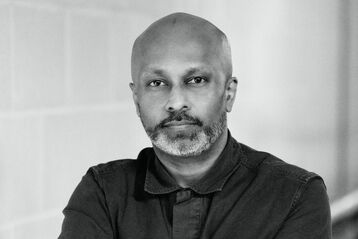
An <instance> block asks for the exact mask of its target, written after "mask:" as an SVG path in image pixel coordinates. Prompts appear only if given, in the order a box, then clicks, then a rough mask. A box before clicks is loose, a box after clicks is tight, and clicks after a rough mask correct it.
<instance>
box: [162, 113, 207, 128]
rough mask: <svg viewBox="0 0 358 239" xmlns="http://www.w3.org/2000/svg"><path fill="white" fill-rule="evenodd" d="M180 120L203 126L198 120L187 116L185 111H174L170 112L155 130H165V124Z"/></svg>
mask: <svg viewBox="0 0 358 239" xmlns="http://www.w3.org/2000/svg"><path fill="white" fill-rule="evenodd" d="M182 120H185V121H189V122H190V123H191V124H193V125H198V126H203V122H202V121H201V120H200V119H198V118H196V117H193V116H191V115H188V114H187V113H186V112H185V111H175V112H170V113H169V116H168V117H167V118H165V119H164V120H162V121H161V122H160V123H159V124H158V125H157V126H156V127H155V128H156V129H162V128H165V125H166V124H167V123H170V122H173V121H182Z"/></svg>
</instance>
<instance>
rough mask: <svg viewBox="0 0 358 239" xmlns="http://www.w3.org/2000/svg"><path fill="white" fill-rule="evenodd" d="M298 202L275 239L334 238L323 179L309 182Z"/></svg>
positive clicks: (300, 194)
mask: <svg viewBox="0 0 358 239" xmlns="http://www.w3.org/2000/svg"><path fill="white" fill-rule="evenodd" d="M298 193H299V192H298ZM296 201H297V202H296V204H295V205H294V207H293V209H292V210H291V212H290V214H289V215H288V217H287V219H286V221H285V222H284V223H283V225H282V227H281V229H280V230H279V232H278V234H277V235H276V237H275V239H286V238H290V239H309V238H312V239H313V238H314V239H330V238H332V235H331V234H332V230H331V213H330V206H329V201H328V196H327V192H326V187H325V185H324V183H323V181H322V179H320V178H314V179H312V180H311V181H309V182H308V183H307V184H306V188H305V189H304V190H303V192H302V190H301V193H299V194H298V195H297V200H296Z"/></svg>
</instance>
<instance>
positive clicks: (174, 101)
mask: <svg viewBox="0 0 358 239" xmlns="http://www.w3.org/2000/svg"><path fill="white" fill-rule="evenodd" d="M165 109H166V110H167V111H168V112H175V111H182V110H184V111H186V110H188V109H189V102H188V101H187V96H186V94H185V92H184V90H183V89H181V88H180V87H179V86H176V87H173V88H172V89H171V91H170V94H169V98H168V101H167V103H166V105H165Z"/></svg>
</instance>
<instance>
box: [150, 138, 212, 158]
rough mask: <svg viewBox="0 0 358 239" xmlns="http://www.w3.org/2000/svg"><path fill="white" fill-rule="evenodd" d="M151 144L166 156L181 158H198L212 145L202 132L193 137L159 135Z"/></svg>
mask: <svg viewBox="0 0 358 239" xmlns="http://www.w3.org/2000/svg"><path fill="white" fill-rule="evenodd" d="M152 143H153V145H154V146H155V147H157V148H158V149H160V150H161V151H163V152H164V153H166V154H169V155H172V156H176V157H183V158H184V157H194V156H198V155H200V154H202V153H203V152H204V151H206V150H208V149H209V148H210V146H211V145H212V144H213V142H212V140H211V139H210V138H209V137H208V136H207V135H205V133H204V132H200V133H198V134H195V135H192V134H189V135H186V134H178V135H177V137H175V138H172V137H168V135H166V134H163V133H161V134H159V135H158V137H157V138H156V139H155V140H152Z"/></svg>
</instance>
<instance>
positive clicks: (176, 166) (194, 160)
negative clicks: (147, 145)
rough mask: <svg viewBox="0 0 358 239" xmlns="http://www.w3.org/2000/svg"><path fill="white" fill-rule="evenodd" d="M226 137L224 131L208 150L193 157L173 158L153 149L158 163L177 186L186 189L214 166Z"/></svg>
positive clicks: (226, 133) (225, 131)
mask: <svg viewBox="0 0 358 239" xmlns="http://www.w3.org/2000/svg"><path fill="white" fill-rule="evenodd" d="M227 137H228V131H227V129H225V130H224V132H223V133H222V134H221V135H220V136H219V138H218V139H217V140H216V142H214V143H213V144H212V145H211V146H210V148H209V149H207V150H206V151H204V152H202V153H201V154H200V155H197V156H193V157H178V156H173V155H169V154H167V153H165V152H163V151H162V150H160V149H158V148H156V147H155V146H153V147H154V151H155V153H156V154H157V156H158V159H159V161H160V162H161V163H162V164H163V165H164V167H165V168H166V169H167V170H168V172H169V173H170V174H171V175H172V176H173V177H174V179H175V180H176V182H177V183H178V185H180V186H181V187H183V188H187V187H188V186H189V185H192V184H194V183H195V182H197V181H198V180H200V179H201V178H202V177H203V176H204V175H205V174H206V173H207V172H208V171H209V169H210V168H211V167H212V166H213V165H214V163H215V162H216V160H217V159H218V158H219V156H220V154H221V152H222V151H223V150H224V148H225V145H226V141H227Z"/></svg>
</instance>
